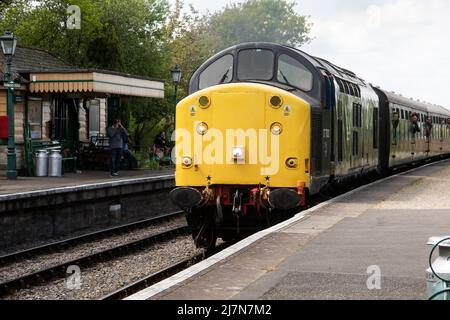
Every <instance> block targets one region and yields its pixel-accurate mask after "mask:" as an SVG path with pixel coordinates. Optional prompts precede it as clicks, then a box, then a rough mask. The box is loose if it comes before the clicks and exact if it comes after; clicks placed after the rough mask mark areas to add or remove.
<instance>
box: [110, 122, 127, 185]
mask: <svg viewBox="0 0 450 320" xmlns="http://www.w3.org/2000/svg"><path fill="white" fill-rule="evenodd" d="M107 133H108V138H109V147H110V148H111V177H117V176H118V175H119V169H120V160H121V159H122V153H123V137H124V136H128V131H127V130H126V129H125V128H124V127H123V126H122V122H121V121H120V120H116V121H114V124H113V125H112V126H111V127H109V128H108V130H107Z"/></svg>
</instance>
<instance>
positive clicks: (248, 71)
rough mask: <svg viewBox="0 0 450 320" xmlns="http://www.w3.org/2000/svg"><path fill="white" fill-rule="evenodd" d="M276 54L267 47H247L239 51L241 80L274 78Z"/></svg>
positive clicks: (239, 76) (267, 79) (239, 74)
mask: <svg viewBox="0 0 450 320" xmlns="http://www.w3.org/2000/svg"><path fill="white" fill-rule="evenodd" d="M274 60H275V57H274V54H273V52H272V51H271V50H267V49H246V50H242V51H240V52H239V56H238V70H237V71H238V72H237V74H238V78H239V80H263V81H269V80H272V78H273V69H274V68H273V65H274Z"/></svg>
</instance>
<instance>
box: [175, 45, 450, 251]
mask: <svg viewBox="0 0 450 320" xmlns="http://www.w3.org/2000/svg"><path fill="white" fill-rule="evenodd" d="M189 91H190V92H189V94H190V95H189V96H188V97H187V98H185V99H184V100H182V101H181V102H180V103H179V104H178V106H177V110H176V131H175V134H174V140H175V142H176V147H175V149H174V154H173V157H174V159H175V160H176V185H177V188H176V189H174V190H173V191H172V192H171V199H172V201H173V202H174V203H175V204H176V205H177V206H179V207H180V208H181V209H182V210H184V211H185V212H186V216H187V220H188V223H189V225H190V227H191V229H192V232H193V237H194V240H195V243H196V245H197V246H198V247H203V248H210V247H213V246H214V245H215V243H216V240H217V238H223V239H224V240H229V239H232V238H234V237H236V236H237V235H238V234H239V233H241V232H245V230H246V228H247V227H252V226H254V225H259V224H265V223H270V221H271V220H272V218H273V217H274V216H277V215H280V214H283V213H289V212H291V213H292V212H298V211H299V210H301V208H302V207H305V206H306V205H307V203H308V199H309V197H310V196H311V195H315V194H317V193H320V192H321V191H322V190H324V188H327V187H329V186H330V185H339V184H344V183H346V182H348V181H352V180H353V179H360V178H361V177H365V176H368V175H376V174H378V175H380V174H386V173H388V172H390V171H391V170H393V169H396V168H399V167H402V166H408V165H411V164H415V163H419V162H421V161H427V160H430V159H432V158H435V157H443V156H446V155H449V154H450V136H449V134H450V120H449V119H450V111H449V110H447V109H446V108H443V107H440V106H436V105H431V104H428V103H423V102H420V101H416V100H412V99H407V98H404V97H402V96H401V95H398V94H395V93H391V92H387V91H385V90H382V89H380V88H376V87H373V86H372V85H370V84H369V83H367V82H366V81H365V80H363V79H361V78H359V77H358V76H357V75H356V74H355V73H353V72H351V71H349V70H346V69H344V68H341V67H338V66H336V65H334V64H332V63H330V62H329V61H326V60H324V59H321V58H317V57H313V56H311V55H308V54H307V53H305V52H302V51H300V50H298V49H295V48H291V47H287V46H282V45H276V44H270V43H245V44H240V45H237V46H234V47H231V48H229V49H226V50H224V51H222V52H220V53H218V54H217V55H215V56H213V57H212V58H210V59H209V60H208V61H206V62H205V63H204V64H203V65H202V66H200V68H198V69H197V71H196V72H195V73H194V74H193V76H192V78H191V80H190V87H189Z"/></svg>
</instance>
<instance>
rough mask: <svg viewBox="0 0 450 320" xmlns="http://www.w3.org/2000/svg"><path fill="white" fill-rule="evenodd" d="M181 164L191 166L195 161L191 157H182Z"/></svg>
mask: <svg viewBox="0 0 450 320" xmlns="http://www.w3.org/2000/svg"><path fill="white" fill-rule="evenodd" d="M181 165H182V166H183V168H187V169H188V168H190V167H192V165H193V161H192V158H191V157H183V159H181Z"/></svg>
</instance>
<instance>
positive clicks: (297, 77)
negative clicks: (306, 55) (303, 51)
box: [277, 54, 314, 91]
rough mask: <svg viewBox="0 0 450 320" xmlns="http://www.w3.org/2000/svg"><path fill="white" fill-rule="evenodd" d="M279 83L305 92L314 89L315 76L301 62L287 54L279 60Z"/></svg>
mask: <svg viewBox="0 0 450 320" xmlns="http://www.w3.org/2000/svg"><path fill="white" fill-rule="evenodd" d="M277 77H278V81H279V82H281V83H285V84H287V85H290V86H294V87H297V88H299V89H301V90H303V91H310V90H311V89H312V88H313V78H314V76H313V74H312V72H311V71H309V70H308V69H307V68H306V67H305V66H304V65H303V64H301V63H300V61H297V60H296V59H294V58H291V57H290V56H288V55H286V54H282V55H280V57H279V58H278V76H277Z"/></svg>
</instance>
